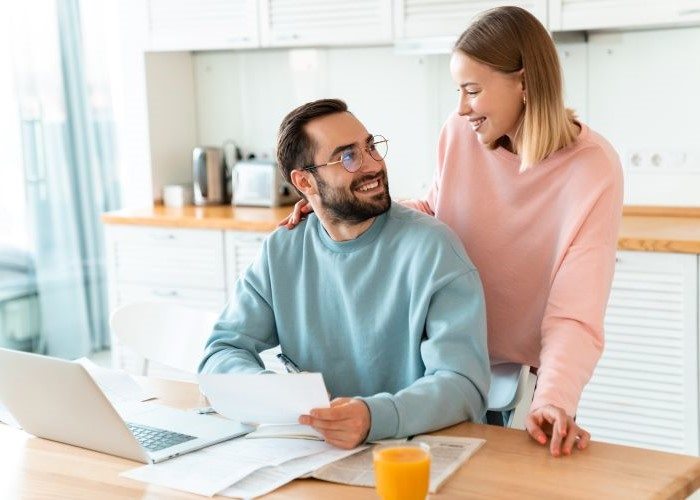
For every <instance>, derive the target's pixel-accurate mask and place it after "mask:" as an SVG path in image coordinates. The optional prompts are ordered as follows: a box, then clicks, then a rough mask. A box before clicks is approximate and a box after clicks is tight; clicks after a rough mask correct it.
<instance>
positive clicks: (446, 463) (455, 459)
mask: <svg viewBox="0 0 700 500" xmlns="http://www.w3.org/2000/svg"><path fill="white" fill-rule="evenodd" d="M413 441H421V442H424V443H427V444H428V446H430V493H436V492H437V490H438V489H439V488H440V486H442V485H443V483H444V482H445V481H446V480H447V479H448V478H449V477H450V476H451V475H452V474H454V472H455V471H456V470H457V469H459V467H461V466H462V464H464V462H466V461H467V460H468V459H469V457H471V456H472V455H473V454H474V453H476V451H477V450H478V449H479V448H481V446H482V445H483V444H484V443H485V442H486V441H485V440H483V439H477V438H467V437H453V436H427V435H425V436H416V437H415V438H414V439H413ZM311 477H313V478H316V479H321V480H323V481H330V482H333V483H342V484H349V485H352V486H367V487H374V469H373V463H372V450H371V449H369V450H366V451H364V452H362V453H360V454H358V455H353V456H350V457H348V458H345V459H343V460H339V461H337V462H333V463H331V464H329V465H327V466H325V467H322V468H321V469H319V470H317V471H315V472H314V473H313V474H311Z"/></svg>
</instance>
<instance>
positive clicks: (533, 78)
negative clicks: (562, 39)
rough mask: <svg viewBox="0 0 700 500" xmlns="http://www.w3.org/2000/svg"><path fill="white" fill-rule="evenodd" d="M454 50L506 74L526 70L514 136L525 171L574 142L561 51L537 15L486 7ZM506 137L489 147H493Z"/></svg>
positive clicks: (503, 8) (572, 122)
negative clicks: (518, 122) (523, 94)
mask: <svg viewBox="0 0 700 500" xmlns="http://www.w3.org/2000/svg"><path fill="white" fill-rule="evenodd" d="M454 49H455V50H461V51H463V52H465V53H466V54H467V55H468V56H469V57H471V58H472V59H475V60H477V61H479V62H481V63H484V64H486V65H488V66H490V67H491V68H493V69H495V70H497V71H500V72H502V73H514V72H516V71H520V70H521V69H524V75H523V78H524V82H525V96H526V103H525V110H524V112H523V116H522V120H521V122H520V124H519V126H518V129H517V131H516V134H515V138H514V140H513V142H514V144H513V146H514V147H515V148H517V151H518V153H519V155H520V159H521V164H520V171H521V172H522V171H525V170H527V169H528V168H530V167H531V166H533V165H535V164H537V163H539V162H541V161H542V160H544V159H545V158H547V157H548V156H549V155H551V154H552V153H554V152H555V151H557V150H559V149H561V148H564V147H566V146H568V145H570V144H571V143H573V142H574V141H575V140H576V137H577V135H578V128H577V127H576V125H575V116H574V112H573V111H572V110H570V109H566V108H565V107H564V96H563V94H564V91H563V87H562V75H561V66H560V65H559V57H558V56H557V50H556V48H555V46H554V42H553V41H552V39H551V38H550V36H549V33H547V30H546V29H545V28H544V26H542V24H541V23H540V22H539V21H538V20H537V18H536V17H535V16H533V15H532V14H530V13H529V12H528V11H526V10H525V9H521V8H520V7H497V8H495V9H491V10H487V11H486V12H484V13H483V14H482V15H481V16H480V17H479V18H478V19H477V20H476V21H474V22H473V23H472V24H471V25H470V26H469V27H468V28H467V30H466V31H465V32H464V33H462V35H461V36H460V37H459V39H458V40H457V43H455V47H454ZM502 140H503V138H499V139H498V140H496V141H495V142H494V143H492V144H490V145H489V146H490V147H491V148H494V149H495V148H496V147H498V146H499V145H501V141H502Z"/></svg>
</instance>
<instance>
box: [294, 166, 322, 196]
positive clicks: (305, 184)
mask: <svg viewBox="0 0 700 500" xmlns="http://www.w3.org/2000/svg"><path fill="white" fill-rule="evenodd" d="M289 175H290V177H291V180H292V184H293V185H294V187H295V188H297V189H298V190H299V191H300V192H301V193H303V194H304V196H305V197H306V198H307V199H308V198H309V196H310V195H314V194H316V193H317V192H318V191H317V189H316V181H315V180H314V178H313V175H312V174H311V172H309V171H308V170H292V171H291V172H290V174H289Z"/></svg>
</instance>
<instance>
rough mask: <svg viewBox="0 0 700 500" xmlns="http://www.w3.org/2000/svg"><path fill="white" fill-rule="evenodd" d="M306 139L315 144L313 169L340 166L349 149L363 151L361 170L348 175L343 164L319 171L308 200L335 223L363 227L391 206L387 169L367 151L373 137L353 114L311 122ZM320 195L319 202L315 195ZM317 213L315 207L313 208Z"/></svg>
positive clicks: (314, 175)
mask: <svg viewBox="0 0 700 500" xmlns="http://www.w3.org/2000/svg"><path fill="white" fill-rule="evenodd" d="M304 130H305V131H306V133H307V135H308V136H309V138H310V139H311V141H312V142H313V143H314V144H315V146H316V148H315V149H316V150H315V154H314V165H324V164H326V163H329V162H330V163H332V162H337V161H339V160H340V159H341V156H342V155H344V154H346V155H347V152H348V150H349V148H352V147H353V146H359V148H360V150H362V155H363V158H362V167H361V168H360V169H359V170H357V171H356V172H352V173H351V172H348V171H347V170H345V168H343V166H342V165H341V164H340V163H334V164H332V165H326V166H322V167H318V168H317V169H316V170H315V171H312V172H311V173H310V174H309V175H312V176H313V181H314V182H313V183H315V188H314V187H313V183H311V187H312V191H310V192H309V193H308V194H307V196H308V195H309V194H310V195H312V196H308V197H309V199H310V201H311V203H312V206H313V205H314V203H316V202H318V203H320V208H321V209H322V210H325V211H326V212H327V213H328V215H329V216H330V217H331V218H332V219H333V220H335V221H336V222H344V223H350V224H354V223H360V222H364V221H366V220H368V219H371V218H372V217H376V216H377V215H380V214H383V213H384V212H386V211H387V210H389V207H390V205H391V197H390V196H389V183H388V179H387V173H386V165H385V163H384V161H383V160H381V161H377V160H375V159H374V158H372V156H370V154H369V153H368V152H367V151H366V150H365V148H366V147H367V144H368V143H369V142H370V141H371V139H372V134H370V133H369V132H367V129H366V128H365V127H364V126H363V125H362V123H360V121H359V120H358V119H357V118H355V117H354V116H353V115H352V114H350V113H347V112H344V113H334V114H331V115H327V116H323V117H321V118H317V119H315V120H312V121H311V122H309V123H308V124H307V125H306V126H305V127H304ZM314 194H315V195H317V198H316V200H315V199H314V197H313V195H314ZM314 209H316V207H314Z"/></svg>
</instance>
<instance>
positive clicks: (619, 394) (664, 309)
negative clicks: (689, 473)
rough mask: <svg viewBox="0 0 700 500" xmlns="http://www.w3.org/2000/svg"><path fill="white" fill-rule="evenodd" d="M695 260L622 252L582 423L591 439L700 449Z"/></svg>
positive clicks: (581, 409) (581, 414) (583, 404)
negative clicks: (601, 346)
mask: <svg viewBox="0 0 700 500" xmlns="http://www.w3.org/2000/svg"><path fill="white" fill-rule="evenodd" d="M697 293H698V259H697V256H696V255H690V254H687V255H683V254H672V253H646V252H619V253H618V262H617V266H616V270H615V278H614V280H613V286H612V293H611V296H610V301H609V303H608V310H607V314H606V317H605V339H606V344H605V352H604V354H603V356H602V358H601V360H600V363H599V364H598V367H597V368H596V370H595V373H594V375H593V377H592V379H591V381H590V383H589V384H588V386H587V387H586V389H585V390H584V392H583V395H582V398H581V402H580V405H579V410H578V422H579V423H580V424H581V425H582V426H583V427H584V428H586V429H587V430H589V431H590V432H591V434H592V437H593V439H595V440H600V441H608V442H611V443H618V444H624V445H631V446H640V447H645V448H653V449H658V450H665V451H670V452H675V453H689V454H694V455H695V454H697V453H698V302H697Z"/></svg>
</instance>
